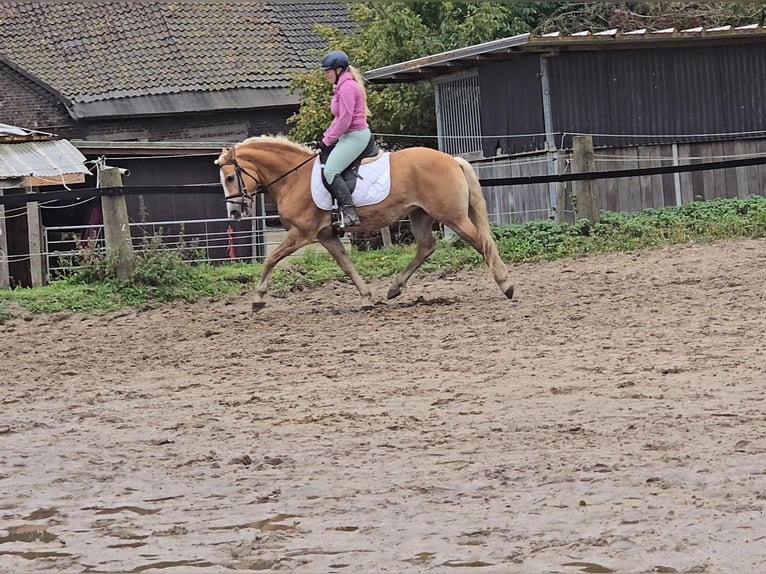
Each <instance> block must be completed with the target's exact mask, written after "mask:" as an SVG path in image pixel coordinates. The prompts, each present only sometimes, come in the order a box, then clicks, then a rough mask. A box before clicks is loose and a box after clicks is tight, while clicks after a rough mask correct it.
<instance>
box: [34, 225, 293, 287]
mask: <svg viewBox="0 0 766 574" xmlns="http://www.w3.org/2000/svg"><path fill="white" fill-rule="evenodd" d="M259 220H260V221H261V222H262V226H258V225H256V222H257V221H259ZM259 227H260V228H265V231H260V230H259ZM130 231H131V237H132V239H133V247H134V249H135V250H142V249H147V248H151V246H152V245H154V242H161V247H162V249H163V250H170V251H177V252H178V253H179V254H180V255H181V256H182V258H183V259H184V261H186V262H188V263H217V264H220V263H238V262H253V261H258V260H260V259H262V258H263V256H264V255H265V254H266V253H268V251H270V250H271V249H273V248H274V247H275V246H277V245H278V244H279V243H280V242H281V240H282V238H283V236H284V234H285V233H286V232H285V230H284V229H283V228H281V227H279V218H278V217H277V216H258V217H243V218H242V219H241V220H240V221H238V222H236V223H234V222H231V221H230V220H228V219H189V220H177V221H149V222H138V223H136V222H133V223H130ZM43 237H44V251H43V253H41V255H43V256H44V257H45V260H46V262H47V269H48V273H49V276H50V277H51V278H54V277H57V276H60V275H62V274H66V273H67V272H68V271H71V270H72V269H73V268H74V267H77V266H78V265H80V264H82V263H83V262H84V261H85V260H87V259H88V258H90V257H93V256H98V255H104V254H105V253H106V242H105V239H104V226H103V224H97V225H90V226H87V227H84V226H82V225H78V226H50V227H45V228H44V234H43ZM304 252H305V250H303V251H300V252H298V253H296V254H297V255H300V254H302V253H304ZM296 254H293V255H296Z"/></svg>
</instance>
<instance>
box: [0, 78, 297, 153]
mask: <svg viewBox="0 0 766 574" xmlns="http://www.w3.org/2000/svg"><path fill="white" fill-rule="evenodd" d="M295 111H296V108H295V107H285V108H269V109H264V110H249V111H239V110H237V111H221V112H204V113H203V112H199V113H192V114H178V115H176V116H171V117H168V116H160V117H150V118H135V119H119V120H96V121H91V120H80V121H79V122H75V121H74V120H73V119H72V118H71V116H70V115H69V114H68V112H67V110H66V107H65V106H64V104H63V103H61V101H59V99H58V98H57V97H56V96H55V95H53V94H51V93H50V92H48V91H47V90H45V89H44V88H42V87H40V86H38V85H37V84H35V83H34V82H32V81H31V80H29V79H28V78H27V77H26V76H24V75H22V74H19V73H18V72H16V71H15V70H14V69H13V68H10V67H8V66H7V65H5V64H3V63H0V123H5V124H10V125H14V126H18V127H22V128H29V129H36V130H41V131H47V132H52V133H55V134H57V135H59V136H61V137H63V138H66V139H87V140H107V141H136V140H138V141H216V142H220V141H227V142H228V141H232V142H235V141H241V140H243V139H245V138H247V137H250V136H256V135H264V134H279V133H286V132H287V118H288V117H289V116H290V115H291V114H292V113H293V112H295Z"/></svg>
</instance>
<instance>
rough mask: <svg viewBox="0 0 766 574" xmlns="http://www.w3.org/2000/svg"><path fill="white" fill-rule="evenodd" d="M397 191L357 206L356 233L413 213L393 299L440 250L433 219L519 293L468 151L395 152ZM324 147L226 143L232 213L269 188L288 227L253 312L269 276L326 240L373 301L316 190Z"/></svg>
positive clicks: (222, 161) (261, 140) (281, 141)
mask: <svg viewBox="0 0 766 574" xmlns="http://www.w3.org/2000/svg"><path fill="white" fill-rule="evenodd" d="M389 153H390V157H389V161H390V181H391V190H390V193H389V195H388V197H387V198H386V199H385V200H383V201H381V202H380V203H377V204H374V205H367V206H364V207H357V213H358V214H359V218H360V220H361V221H360V224H359V225H358V226H355V227H347V228H346V229H347V230H349V231H350V232H352V233H354V232H363V231H374V230H379V229H381V228H382V227H386V226H388V225H390V224H392V223H394V222H396V221H398V220H400V219H403V218H405V217H406V216H407V215H409V217H410V224H411V229H412V234H413V236H414V238H415V241H416V243H417V250H416V253H415V256H414V257H413V259H412V261H410V262H409V264H408V265H407V266H406V267H405V268H404V269H403V270H402V271H400V272H399V273H398V274H397V275H396V276H395V277H394V280H393V283H392V284H391V287H390V288H389V290H388V299H393V298H394V297H397V296H399V295H400V294H401V292H402V289H404V288H405V286H406V285H407V281H408V280H409V279H410V277H411V276H412V274H413V273H414V272H415V270H417V269H418V267H420V266H421V265H422V264H423V262H424V261H425V260H426V259H428V257H429V256H430V255H431V254H432V253H433V252H434V251H435V250H436V243H435V241H434V237H433V233H432V230H433V224H434V221H438V222H440V223H441V224H443V225H445V226H447V227H449V228H450V229H452V230H454V231H455V233H457V235H458V236H460V237H461V238H462V239H464V240H465V241H466V242H468V243H469V244H470V245H471V246H473V247H474V248H475V249H476V250H477V251H478V252H479V253H480V254H481V255H482V257H483V258H484V261H485V262H486V264H487V266H488V267H489V269H490V271H491V273H492V276H493V278H494V280H495V282H496V283H497V284H498V286H499V287H500V289H501V291H502V292H503V294H504V295H505V296H506V297H507V298H508V299H511V298H512V297H513V284H512V282H511V280H510V278H509V273H508V269H507V268H506V266H505V264H504V263H503V261H502V259H501V258H500V255H499V254H498V251H497V246H496V245H495V242H494V239H493V237H492V232H491V230H490V227H489V217H488V215H487V205H486V202H485V200H484V196H483V195H482V192H481V185H480V184H479V180H478V178H477V177H476V173H475V172H474V170H473V167H471V164H470V163H468V162H467V161H466V160H464V159H462V158H460V157H453V156H451V155H448V154H446V153H443V152H440V151H437V150H435V149H431V148H426V147H412V148H406V149H402V150H398V151H393V152H389ZM317 155H318V153H317V152H316V151H315V150H313V149H311V148H309V147H308V146H306V145H302V144H299V143H296V142H293V141H291V140H290V139H288V138H285V137H282V136H259V137H252V138H248V139H246V140H244V141H242V142H240V143H238V144H235V145H234V146H233V147H231V148H224V149H223V150H222V151H221V154H220V156H219V157H218V159H216V160H215V161H214V163H215V164H216V165H217V166H218V167H219V175H220V179H221V185H222V186H223V190H224V199H225V201H226V204H227V213H228V216H229V218H230V219H234V220H238V219H240V218H241V217H242V216H243V215H245V216H247V215H248V214H249V213H250V212H251V207H252V202H253V200H254V197H255V195H256V193H261V192H268V193H270V194H271V196H272V198H273V199H274V202H275V203H276V206H277V211H278V213H279V218H280V220H281V222H282V225H283V226H284V227H285V229H286V230H287V235H286V237H285V238H284V240H283V241H282V242H281V243H280V244H279V245H278V246H277V247H276V248H275V249H274V250H272V251H271V252H270V253H269V254H268V255H267V257H266V259H265V261H264V263H263V270H262V273H261V277H260V281H259V283H258V286H257V288H256V291H255V299H254V301H253V303H252V310H253V312H256V311H259V310H260V309H262V308H263V307H264V305H265V304H266V301H265V300H264V298H265V297H266V294H267V289H268V283H269V276H270V275H271V272H272V271H273V269H274V266H275V265H276V264H277V263H278V262H279V261H281V260H282V259H283V258H285V257H287V256H288V255H290V254H291V253H293V252H295V251H296V250H297V249H300V248H301V247H303V246H305V245H308V244H310V243H314V242H315V241H316V242H319V243H320V244H321V245H322V246H324V248H325V249H327V251H328V252H329V253H330V255H332V257H333V258H334V259H335V261H336V262H337V264H338V265H339V266H340V268H341V269H342V270H343V272H344V273H345V274H346V275H347V276H348V277H349V278H350V279H351V281H352V282H353V283H354V285H355V286H356V288H357V290H358V291H359V294H360V296H361V299H362V301H361V309H362V310H368V309H371V308H372V307H373V303H372V292H371V290H370V288H369V286H368V285H367V283H365V281H364V280H363V279H362V277H361V276H360V275H359V273H358V272H357V271H356V269H355V268H354V265H353V263H352V262H351V259H350V258H349V256H348V254H347V253H346V250H345V248H344V246H343V244H342V243H341V241H340V238H339V236H338V233H337V230H336V229H335V228H334V227H333V225H332V214H331V212H330V211H326V210H323V209H320V208H319V207H317V205H316V204H315V203H314V201H313V199H312V196H311V171H312V163H313V161H316V160H315V158H316V156H317Z"/></svg>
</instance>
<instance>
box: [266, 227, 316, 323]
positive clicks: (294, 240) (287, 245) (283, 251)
mask: <svg viewBox="0 0 766 574" xmlns="http://www.w3.org/2000/svg"><path fill="white" fill-rule="evenodd" d="M309 243H310V241H309V240H308V239H307V238H306V236H305V235H302V234H301V233H300V232H299V231H298V230H297V229H296V228H294V227H293V228H292V229H290V230H289V231H288V232H287V237H285V238H284V239H283V240H282V243H280V244H279V245H277V246H276V247H275V248H274V250H273V251H272V252H271V253H269V254H268V255H267V256H266V260H265V261H264V262H263V271H262V272H261V280H260V282H259V283H258V287H257V288H256V289H255V300H254V301H253V313H255V312H257V311H260V310H261V309H263V307H264V305H266V301H264V297H266V292H267V290H268V286H269V277H270V276H271V272H272V271H273V270H274V266H275V265H276V264H277V263H279V262H280V261H281V260H282V259H284V258H285V257H287V256H288V255H290V254H291V253H295V251H297V250H298V249H300V248H301V247H303V246H304V245H308V244H309Z"/></svg>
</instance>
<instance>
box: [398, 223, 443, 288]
mask: <svg viewBox="0 0 766 574" xmlns="http://www.w3.org/2000/svg"><path fill="white" fill-rule="evenodd" d="M433 224H434V218H433V217H431V216H430V215H428V214H427V213H426V212H425V211H423V210H422V209H418V210H416V211H413V212H412V213H411V214H410V225H411V227H412V234H413V235H414V236H415V242H416V243H417V245H418V250H417V252H416V253H415V257H414V258H413V259H412V261H410V263H409V264H408V265H407V267H405V268H404V269H403V270H402V271H400V272H399V273H398V274H397V275H396V277H394V282H393V283H392V284H391V288H390V289H389V290H388V298H389V299H393V298H394V297H398V296H399V295H401V294H402V289H404V287H405V285H407V281H409V279H410V277H411V276H412V274H413V273H414V272H415V271H416V270H417V268H418V267H420V266H421V265H422V264H423V262H424V261H425V260H426V259H428V258H429V257H430V256H431V254H432V253H433V252H434V251H435V250H436V242H435V241H434V236H433V233H432V229H433Z"/></svg>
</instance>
